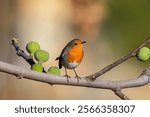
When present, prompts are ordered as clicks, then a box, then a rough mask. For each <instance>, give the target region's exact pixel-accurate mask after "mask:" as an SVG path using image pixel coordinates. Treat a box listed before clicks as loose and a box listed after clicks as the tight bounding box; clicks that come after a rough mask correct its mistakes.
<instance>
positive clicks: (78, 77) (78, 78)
mask: <svg viewBox="0 0 150 117" xmlns="http://www.w3.org/2000/svg"><path fill="white" fill-rule="evenodd" d="M75 78H77V81H78V83H79V80H80V79H81V77H80V76H78V75H76V76H75Z"/></svg>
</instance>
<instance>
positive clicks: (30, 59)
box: [11, 38, 46, 72]
mask: <svg viewBox="0 0 150 117" xmlns="http://www.w3.org/2000/svg"><path fill="white" fill-rule="evenodd" d="M11 44H12V45H13V46H14V47H15V50H16V52H17V55H18V56H21V57H22V58H23V59H25V60H26V61H27V62H28V63H29V64H30V65H31V66H32V65H34V64H35V63H36V62H35V61H34V60H33V58H32V57H31V56H28V55H27V54H26V53H25V52H24V51H23V50H22V49H21V48H20V47H19V45H18V44H19V39H16V38H13V39H12V42H11ZM43 72H46V71H45V69H43Z"/></svg>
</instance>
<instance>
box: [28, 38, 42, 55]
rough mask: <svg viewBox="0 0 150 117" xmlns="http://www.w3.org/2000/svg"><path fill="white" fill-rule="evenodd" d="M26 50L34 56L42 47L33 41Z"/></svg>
mask: <svg viewBox="0 0 150 117" xmlns="http://www.w3.org/2000/svg"><path fill="white" fill-rule="evenodd" d="M26 50H27V51H28V52H29V53H30V55H31V56H33V55H34V53H35V52H36V51H38V50H40V45H39V44H38V43H37V42H34V41H31V42H29V43H28V44H27V45H26Z"/></svg>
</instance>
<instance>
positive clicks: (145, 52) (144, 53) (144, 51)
mask: <svg viewBox="0 0 150 117" xmlns="http://www.w3.org/2000/svg"><path fill="white" fill-rule="evenodd" d="M149 58H150V49H149V48H148V47H142V48H141V49H140V50H139V52H138V54H137V59H139V60H140V61H147V60H148V59H149Z"/></svg>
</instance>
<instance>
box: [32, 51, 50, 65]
mask: <svg viewBox="0 0 150 117" xmlns="http://www.w3.org/2000/svg"><path fill="white" fill-rule="evenodd" d="M34 57H35V59H36V60H37V61H38V63H41V64H42V63H43V62H46V61H47V60H48V59H49V53H48V52H47V51H45V50H38V51H37V52H35V54H34Z"/></svg>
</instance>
